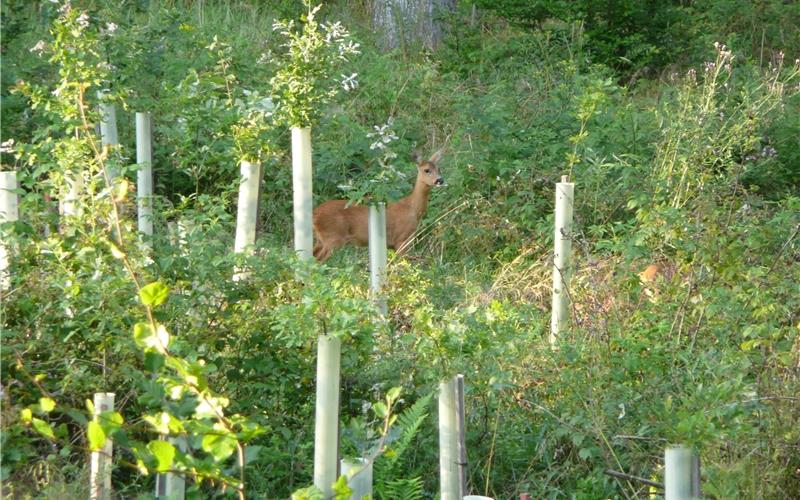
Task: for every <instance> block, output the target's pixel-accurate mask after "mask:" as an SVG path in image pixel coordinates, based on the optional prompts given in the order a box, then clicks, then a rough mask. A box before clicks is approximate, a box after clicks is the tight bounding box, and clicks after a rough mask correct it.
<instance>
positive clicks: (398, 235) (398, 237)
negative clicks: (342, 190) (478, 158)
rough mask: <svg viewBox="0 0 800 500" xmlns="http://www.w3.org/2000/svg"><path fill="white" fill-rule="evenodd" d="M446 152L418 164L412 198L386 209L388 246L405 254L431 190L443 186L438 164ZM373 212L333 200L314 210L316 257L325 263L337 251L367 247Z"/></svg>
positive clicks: (408, 197)
mask: <svg viewBox="0 0 800 500" xmlns="http://www.w3.org/2000/svg"><path fill="white" fill-rule="evenodd" d="M441 157H442V151H438V152H436V153H435V154H434V155H433V156H431V158H430V159H428V160H426V161H420V160H419V159H418V158H415V160H416V161H417V181H416V183H415V184H414V190H413V191H412V192H411V194H410V195H408V196H406V197H405V198H403V199H401V200H400V201H398V202H397V203H390V204H389V205H388V206H387V207H386V243H387V245H388V247H389V248H392V249H394V250H396V251H397V253H398V254H402V253H404V252H405V251H406V250H407V249H408V246H409V243H410V240H411V238H412V236H413V234H414V232H415V231H416V230H417V225H418V224H419V221H420V220H421V219H422V217H423V216H424V215H425V211H426V210H427V208H428V196H429V195H430V191H431V187H433V186H441V185H442V184H443V179H442V176H441V174H440V173H439V168H438V166H437V164H438V163H439V161H440V160H441ZM368 217H369V210H368V208H367V207H365V206H363V205H353V206H350V207H347V201H346V200H330V201H326V202H325V203H323V204H322V205H320V206H318V207H317V208H315V209H314V220H313V224H314V236H315V237H316V240H317V241H316V243H315V245H314V257H315V258H316V259H317V260H318V261H320V262H324V261H325V260H327V259H328V257H330V255H331V253H332V252H333V251H334V250H336V249H337V248H341V247H343V246H345V245H349V244H353V245H357V246H367V244H368V243H369V236H368V229H367V228H368Z"/></svg>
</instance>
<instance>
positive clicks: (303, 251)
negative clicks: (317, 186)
mask: <svg viewBox="0 0 800 500" xmlns="http://www.w3.org/2000/svg"><path fill="white" fill-rule="evenodd" d="M292 185H293V193H294V198H293V201H294V250H295V252H297V254H298V256H299V257H300V258H301V259H312V258H313V257H314V236H313V230H312V217H313V214H312V212H313V205H312V203H313V199H312V169H311V129H310V128H299V127H293V128H292Z"/></svg>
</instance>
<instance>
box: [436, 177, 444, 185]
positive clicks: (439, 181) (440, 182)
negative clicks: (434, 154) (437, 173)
mask: <svg viewBox="0 0 800 500" xmlns="http://www.w3.org/2000/svg"><path fill="white" fill-rule="evenodd" d="M436 185H437V186H444V178H442V177H437V178H436Z"/></svg>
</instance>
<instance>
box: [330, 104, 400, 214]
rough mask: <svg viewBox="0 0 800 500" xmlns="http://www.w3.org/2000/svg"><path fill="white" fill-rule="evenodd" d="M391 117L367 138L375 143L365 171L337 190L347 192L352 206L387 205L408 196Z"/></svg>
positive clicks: (370, 150) (339, 186)
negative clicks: (395, 147)
mask: <svg viewBox="0 0 800 500" xmlns="http://www.w3.org/2000/svg"><path fill="white" fill-rule="evenodd" d="M393 123H394V119H393V118H391V117H389V119H388V120H387V121H386V123H385V124H383V125H375V126H373V131H372V132H369V133H368V134H367V139H369V140H370V141H371V143H370V146H369V153H368V155H367V157H368V161H367V163H366V168H365V170H364V171H363V172H362V173H361V175H360V176H359V177H358V179H357V180H352V179H350V180H348V181H347V182H346V183H344V184H339V185H338V186H337V187H338V188H339V189H341V190H342V191H344V192H345V195H346V197H347V199H348V200H349V201H350V203H370V204H372V203H386V202H390V201H395V200H397V199H398V198H400V197H402V196H403V195H404V194H405V193H404V191H403V186H405V181H406V179H407V177H408V176H407V175H406V174H405V173H404V172H403V171H402V170H400V168H401V167H400V166H399V165H398V164H397V159H398V155H397V153H395V152H394V150H393V143H394V142H395V141H397V140H398V136H397V134H396V133H395V132H394V129H393V128H392V126H393Z"/></svg>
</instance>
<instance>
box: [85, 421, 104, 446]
mask: <svg viewBox="0 0 800 500" xmlns="http://www.w3.org/2000/svg"><path fill="white" fill-rule="evenodd" d="M86 435H87V436H88V437H89V449H90V450H92V451H97V450H99V449H101V448H102V447H103V445H104V444H106V433H105V432H104V431H103V427H102V426H101V425H100V423H99V422H97V421H96V420H92V421H91V422H89V427H88V430H87V432H86Z"/></svg>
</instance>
